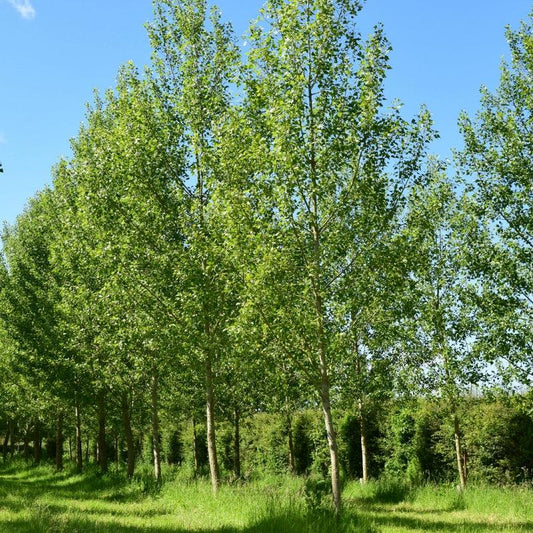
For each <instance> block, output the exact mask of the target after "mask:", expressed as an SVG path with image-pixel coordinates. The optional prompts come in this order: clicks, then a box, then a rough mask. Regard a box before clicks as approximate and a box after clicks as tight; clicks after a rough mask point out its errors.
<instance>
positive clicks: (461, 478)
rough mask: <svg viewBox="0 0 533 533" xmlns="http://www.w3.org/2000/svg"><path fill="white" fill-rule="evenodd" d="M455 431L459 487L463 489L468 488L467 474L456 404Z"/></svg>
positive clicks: (454, 412)
mask: <svg viewBox="0 0 533 533" xmlns="http://www.w3.org/2000/svg"><path fill="white" fill-rule="evenodd" d="M452 416H453V433H454V439H455V456H456V458H457V471H458V472H459V487H460V489H461V491H463V490H465V488H466V476H465V471H464V469H463V452H462V450H461V435H460V432H459V417H458V416H457V411H456V410H455V406H454V407H453V412H452Z"/></svg>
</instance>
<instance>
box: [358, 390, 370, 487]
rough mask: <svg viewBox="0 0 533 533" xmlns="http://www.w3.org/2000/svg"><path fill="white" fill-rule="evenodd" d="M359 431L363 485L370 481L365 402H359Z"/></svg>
mask: <svg viewBox="0 0 533 533" xmlns="http://www.w3.org/2000/svg"><path fill="white" fill-rule="evenodd" d="M359 430H360V432H361V466H362V469H363V478H362V479H363V483H366V482H367V481H368V447H367V434H366V418H365V413H364V411H363V402H362V401H361V400H359Z"/></svg>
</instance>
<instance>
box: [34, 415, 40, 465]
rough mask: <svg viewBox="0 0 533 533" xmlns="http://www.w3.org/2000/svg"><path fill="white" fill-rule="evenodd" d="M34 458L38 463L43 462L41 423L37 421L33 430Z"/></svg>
mask: <svg viewBox="0 0 533 533" xmlns="http://www.w3.org/2000/svg"><path fill="white" fill-rule="evenodd" d="M33 459H34V461H35V462H36V463H40V462H41V423H40V422H39V420H36V421H35V427H34V430H33Z"/></svg>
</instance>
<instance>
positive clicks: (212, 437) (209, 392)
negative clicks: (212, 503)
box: [205, 354, 219, 494]
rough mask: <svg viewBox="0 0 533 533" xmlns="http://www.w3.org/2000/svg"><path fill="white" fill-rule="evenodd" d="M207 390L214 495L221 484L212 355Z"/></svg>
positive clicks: (210, 461)
mask: <svg viewBox="0 0 533 533" xmlns="http://www.w3.org/2000/svg"><path fill="white" fill-rule="evenodd" d="M205 386H206V387H205V388H206V414H207V454H208V456H209V471H210V473H211V486H212V488H213V494H216V493H217V490H218V483H219V472H218V458H217V443H216V430H215V394H214V390H213V371H212V368H211V355H210V354H208V355H207V357H206V360H205Z"/></svg>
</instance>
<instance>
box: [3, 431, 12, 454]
mask: <svg viewBox="0 0 533 533" xmlns="http://www.w3.org/2000/svg"><path fill="white" fill-rule="evenodd" d="M10 434H11V430H10V425H9V424H8V426H7V429H6V435H5V437H4V445H3V447H2V454H3V457H4V461H5V460H6V457H7V450H8V444H9V435H10Z"/></svg>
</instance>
